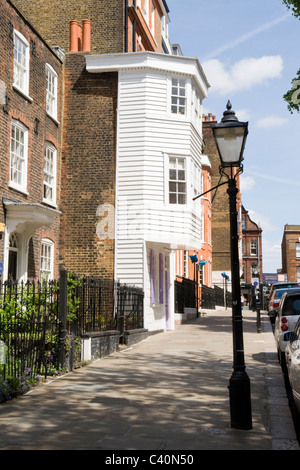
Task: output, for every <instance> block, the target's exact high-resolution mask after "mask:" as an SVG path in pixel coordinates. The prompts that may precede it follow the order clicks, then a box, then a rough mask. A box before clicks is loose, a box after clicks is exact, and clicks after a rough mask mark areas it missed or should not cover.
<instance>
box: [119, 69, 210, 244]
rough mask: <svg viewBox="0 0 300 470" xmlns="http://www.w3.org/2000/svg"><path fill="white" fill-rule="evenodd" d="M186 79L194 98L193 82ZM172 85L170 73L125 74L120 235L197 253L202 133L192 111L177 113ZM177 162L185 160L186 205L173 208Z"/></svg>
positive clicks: (121, 81)
mask: <svg viewBox="0 0 300 470" xmlns="http://www.w3.org/2000/svg"><path fill="white" fill-rule="evenodd" d="M184 79H185V80H186V88H187V96H188V97H189V96H191V94H190V92H189V90H190V91H191V90H192V81H191V79H189V78H187V77H184ZM171 83H172V74H170V73H166V72H164V71H163V72H161V73H157V71H145V70H135V71H122V72H120V73H119V105H118V115H119V125H118V191H117V193H118V224H117V227H118V232H117V236H118V238H119V237H121V238H130V239H132V238H141V239H143V240H148V241H157V242H164V243H166V244H167V245H168V246H169V247H172V248H174V249H175V248H178V247H179V245H180V246H183V245H184V246H186V248H187V249H188V248H190V249H193V248H195V247H197V248H199V243H201V241H202V230H201V204H199V202H198V203H197V204H195V203H194V202H193V201H192V198H193V197H194V190H193V187H192V186H193V184H194V181H195V178H194V177H193V174H194V167H195V165H197V166H198V168H201V152H202V138H201V135H200V132H199V131H200V130H201V129H196V128H195V127H194V126H193V125H192V123H191V106H187V112H186V116H177V115H173V114H172V113H171V99H170V97H171V90H170V87H171ZM172 157H179V158H184V159H185V166H186V174H187V180H186V181H187V188H186V190H187V199H186V204H169V199H168V196H169V190H168V171H169V168H168V167H169V159H170V158H172ZM199 190H200V187H199Z"/></svg>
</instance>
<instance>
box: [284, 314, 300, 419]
mask: <svg viewBox="0 0 300 470" xmlns="http://www.w3.org/2000/svg"><path fill="white" fill-rule="evenodd" d="M287 336H289V340H288V342H287V345H286V348H285V363H286V372H287V376H288V379H289V383H290V386H291V390H292V394H293V399H294V403H295V406H296V409H297V411H298V413H300V319H299V320H298V322H297V323H296V326H295V329H294V331H292V332H290V333H287Z"/></svg>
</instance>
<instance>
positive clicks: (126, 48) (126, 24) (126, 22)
mask: <svg viewBox="0 0 300 470" xmlns="http://www.w3.org/2000/svg"><path fill="white" fill-rule="evenodd" d="M125 52H128V0H125Z"/></svg>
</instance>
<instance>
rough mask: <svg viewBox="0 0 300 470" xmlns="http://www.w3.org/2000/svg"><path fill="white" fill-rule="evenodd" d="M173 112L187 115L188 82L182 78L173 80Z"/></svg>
mask: <svg viewBox="0 0 300 470" xmlns="http://www.w3.org/2000/svg"><path fill="white" fill-rule="evenodd" d="M171 112H172V114H181V115H185V114H186V81H185V80H184V79H182V78H172V91H171Z"/></svg>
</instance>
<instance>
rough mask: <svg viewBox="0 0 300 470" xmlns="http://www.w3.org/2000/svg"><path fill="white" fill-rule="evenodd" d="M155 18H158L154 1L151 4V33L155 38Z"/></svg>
mask: <svg viewBox="0 0 300 470" xmlns="http://www.w3.org/2000/svg"><path fill="white" fill-rule="evenodd" d="M155 19H156V8H155V5H154V3H153V2H152V5H151V33H152V36H153V37H154V38H155Z"/></svg>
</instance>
